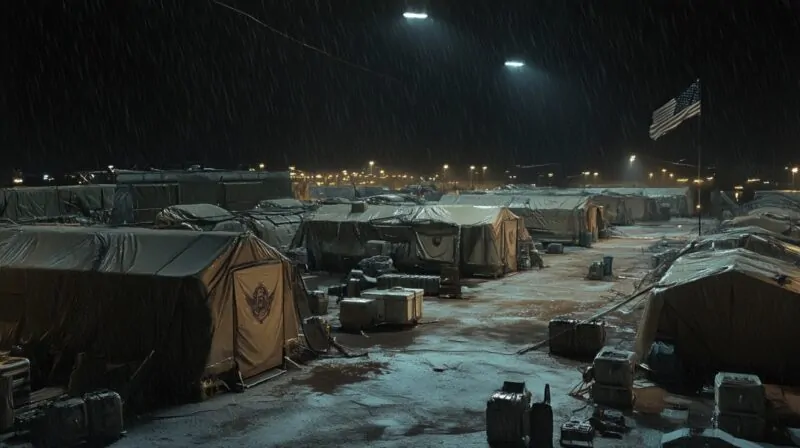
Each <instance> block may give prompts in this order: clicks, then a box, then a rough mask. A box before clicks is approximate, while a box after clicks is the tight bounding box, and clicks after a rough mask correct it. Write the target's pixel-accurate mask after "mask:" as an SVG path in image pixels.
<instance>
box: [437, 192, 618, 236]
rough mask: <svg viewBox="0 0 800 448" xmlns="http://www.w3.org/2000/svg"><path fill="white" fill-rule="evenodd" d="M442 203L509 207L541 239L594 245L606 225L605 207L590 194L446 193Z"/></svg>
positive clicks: (532, 233)
mask: <svg viewBox="0 0 800 448" xmlns="http://www.w3.org/2000/svg"><path fill="white" fill-rule="evenodd" d="M439 203H440V204H444V205H447V204H459V205H467V204H468V205H484V206H490V205H491V206H495V207H508V208H509V210H511V212H512V213H514V214H515V215H517V216H519V217H520V218H522V219H523V221H524V223H525V227H526V228H527V230H528V232H529V233H530V235H531V236H532V237H533V238H535V239H537V240H540V241H545V242H564V243H570V244H581V245H585V246H589V245H591V242H592V241H596V240H597V237H598V234H599V230H600V228H601V227H602V226H603V222H604V220H603V209H602V207H599V206H597V205H596V204H594V203H593V202H592V201H591V198H589V197H587V196H566V195H538V194H535V193H531V192H527V191H517V192H513V191H512V192H507V191H497V192H496V194H461V195H457V194H446V195H444V196H442V199H440V200H439Z"/></svg>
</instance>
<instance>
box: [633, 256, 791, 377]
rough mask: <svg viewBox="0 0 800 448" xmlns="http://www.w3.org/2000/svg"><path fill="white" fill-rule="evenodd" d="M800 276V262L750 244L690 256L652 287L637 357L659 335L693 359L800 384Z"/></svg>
mask: <svg viewBox="0 0 800 448" xmlns="http://www.w3.org/2000/svg"><path fill="white" fill-rule="evenodd" d="M782 278H785V280H784V281H780V279H782ZM798 281H800V271H798V269H797V268H796V267H794V266H792V265H791V264H788V263H784V262H781V261H779V260H775V259H772V258H769V257H766V256H763V255H760V254H756V253H753V252H750V251H748V250H746V249H733V250H728V251H705V252H698V253H694V254H688V255H684V256H682V257H680V258H679V259H677V260H676V261H675V263H674V264H673V265H672V267H671V268H670V269H669V271H667V273H666V274H665V276H664V277H663V278H662V279H661V280H660V281H659V283H658V284H657V285H656V287H655V288H654V289H653V291H652V294H651V296H650V299H649V302H648V303H647V306H646V307H645V312H644V316H643V318H642V321H641V323H640V326H639V331H638V333H637V338H636V352H637V355H638V356H639V357H640V359H642V358H643V357H644V356H646V354H647V352H648V350H649V349H650V345H651V344H652V342H653V341H654V340H656V339H666V340H670V341H672V342H673V343H674V344H675V347H676V350H677V353H678V354H679V356H680V357H681V358H682V360H683V361H684V363H685V364H686V365H692V366H695V367H697V368H698V369H702V370H704V371H707V372H712V373H713V372H714V371H721V370H722V371H732V372H752V373H756V374H758V375H761V376H762V377H764V378H765V380H766V381H780V384H788V383H787V381H788V382H792V383H796V382H797V380H798V378H797V371H798V369H800V344H795V343H793V341H796V340H797V335H798V330H797V322H798V320H799V319H800V283H797V282H798Z"/></svg>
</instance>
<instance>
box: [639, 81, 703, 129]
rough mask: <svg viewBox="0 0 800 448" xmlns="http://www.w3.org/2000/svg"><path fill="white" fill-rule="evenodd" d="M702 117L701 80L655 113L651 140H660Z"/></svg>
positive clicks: (651, 127) (651, 126)
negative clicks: (690, 121)
mask: <svg viewBox="0 0 800 448" xmlns="http://www.w3.org/2000/svg"><path fill="white" fill-rule="evenodd" d="M699 115H700V80H699V79H698V80H697V81H695V82H693V83H692V85H691V86H689V88H688V89H686V90H684V91H683V93H681V94H680V95H678V97H677V98H673V99H671V100H669V101H667V104H665V105H663V106H661V107H659V108H658V109H656V111H655V112H653V124H651V125H650V138H652V139H653V140H658V139H659V138H661V137H663V136H664V135H666V134H667V133H668V132H669V131H671V130H673V129H675V128H677V127H678V126H679V125H680V124H681V123H683V122H684V121H686V120H688V119H690V118H692V117H694V116H699Z"/></svg>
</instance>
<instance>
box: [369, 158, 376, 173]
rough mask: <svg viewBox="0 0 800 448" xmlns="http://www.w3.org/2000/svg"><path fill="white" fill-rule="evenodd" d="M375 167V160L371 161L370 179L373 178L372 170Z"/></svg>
mask: <svg viewBox="0 0 800 448" xmlns="http://www.w3.org/2000/svg"><path fill="white" fill-rule="evenodd" d="M374 166H375V161H374V160H370V161H369V177H372V168H373V167H374Z"/></svg>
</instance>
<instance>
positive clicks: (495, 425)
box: [486, 382, 531, 447]
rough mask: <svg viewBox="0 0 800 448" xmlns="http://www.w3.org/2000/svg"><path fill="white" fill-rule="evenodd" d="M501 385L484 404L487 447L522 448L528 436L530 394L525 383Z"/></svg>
mask: <svg viewBox="0 0 800 448" xmlns="http://www.w3.org/2000/svg"><path fill="white" fill-rule="evenodd" d="M510 385H511V386H514V387H513V388H510V387H507V386H509V383H508V382H507V383H506V384H504V385H503V390H499V391H497V392H495V393H494V394H492V396H491V397H490V398H489V400H488V401H487V402H486V438H487V441H488V442H489V445H491V446H496V445H505V446H519V447H524V446H526V443H527V440H526V439H527V438H528V436H529V434H530V416H529V412H530V407H531V393H530V392H529V391H527V390H526V389H525V383H510Z"/></svg>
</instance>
